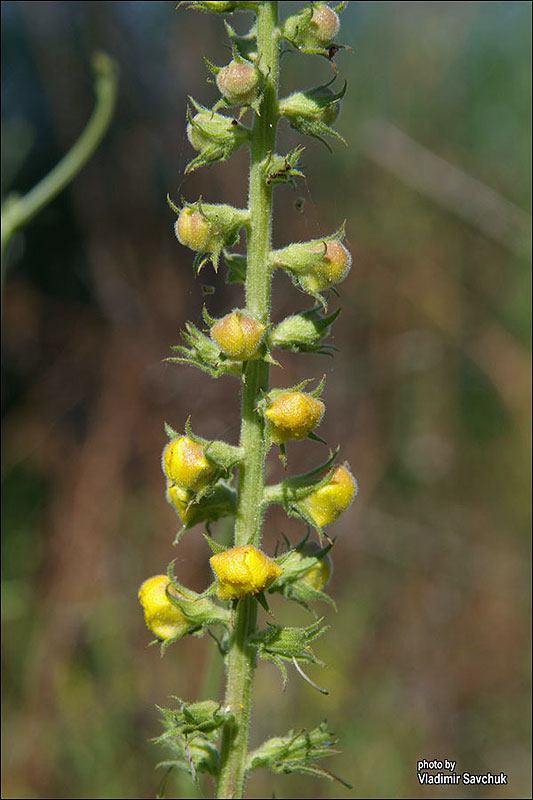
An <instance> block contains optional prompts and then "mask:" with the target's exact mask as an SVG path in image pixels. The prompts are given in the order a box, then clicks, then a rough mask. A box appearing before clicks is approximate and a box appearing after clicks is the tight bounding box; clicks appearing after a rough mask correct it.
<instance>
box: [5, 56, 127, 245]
mask: <svg viewBox="0 0 533 800" xmlns="http://www.w3.org/2000/svg"><path fill="white" fill-rule="evenodd" d="M93 70H94V73H95V81H94V91H95V95H96V105H95V107H94V111H93V113H92V116H91V118H90V120H89V122H88V123H87V125H86V127H85V129H84V130H83V133H82V134H81V136H80V137H79V139H78V140H77V142H76V143H75V144H74V145H73V146H72V147H71V149H70V150H69V151H68V153H67V154H66V155H65V156H64V157H63V158H62V159H61V161H60V162H59V164H56V166H55V167H54V168H53V169H52V170H51V171H50V172H49V173H48V175H46V176H45V177H44V178H43V179H42V180H41V181H39V183H38V184H37V185H36V186H34V187H33V189H31V190H30V191H29V192H28V193H27V194H25V195H24V197H15V196H10V197H8V198H7V199H6V201H5V203H4V204H3V206H2V246H1V249H2V257H3V254H4V252H5V249H6V247H7V245H8V243H9V241H10V239H11V237H12V236H13V234H14V233H15V231H17V230H19V229H20V228H23V227H24V226H25V225H27V224H28V222H29V221H30V220H31V219H33V217H34V216H35V215H36V214H38V213H39V211H40V210H41V209H42V208H44V206H46V205H47V204H48V203H50V201H51V200H53V199H54V197H56V196H57V195H58V194H59V193H60V192H61V191H62V190H63V189H64V188H65V186H67V185H68V184H69V183H70V181H71V180H72V179H73V178H74V177H75V176H76V175H77V174H78V172H79V171H80V170H81V168H82V167H83V166H84V165H85V163H86V162H87V161H88V160H89V158H90V157H91V156H92V154H93V153H94V151H95V150H96V148H97V147H98V145H99V144H100V140H101V139H102V136H103V135H104V133H105V132H106V130H107V128H108V127H109V123H110V121H111V117H112V115H113V110H114V108H115V101H116V96H117V81H118V67H117V65H116V63H115V62H114V61H113V59H111V58H110V57H109V56H108V55H106V54H105V53H96V54H95V55H94V57H93Z"/></svg>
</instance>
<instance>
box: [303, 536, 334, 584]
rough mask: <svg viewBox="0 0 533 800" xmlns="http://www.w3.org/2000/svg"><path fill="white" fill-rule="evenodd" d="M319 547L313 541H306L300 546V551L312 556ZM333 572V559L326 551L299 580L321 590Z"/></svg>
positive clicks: (318, 550)
mask: <svg viewBox="0 0 533 800" xmlns="http://www.w3.org/2000/svg"><path fill="white" fill-rule="evenodd" d="M320 549H321V548H320V547H319V546H318V545H317V544H316V543H315V542H306V544H304V546H303V547H302V548H301V550H300V552H301V554H302V555H303V556H314V555H315V554H316V553H318V552H320ZM332 572H333V561H332V560H331V556H330V555H329V553H326V555H325V556H322V558H317V559H316V564H314V565H313V566H312V567H310V568H309V569H308V570H307V572H304V574H303V575H302V576H301V578H300V580H302V581H303V582H304V583H306V584H307V585H308V586H310V587H311V588H312V589H316V590H317V591H319V592H321V591H322V589H323V588H324V586H327V584H328V583H329V581H330V578H331V575H332Z"/></svg>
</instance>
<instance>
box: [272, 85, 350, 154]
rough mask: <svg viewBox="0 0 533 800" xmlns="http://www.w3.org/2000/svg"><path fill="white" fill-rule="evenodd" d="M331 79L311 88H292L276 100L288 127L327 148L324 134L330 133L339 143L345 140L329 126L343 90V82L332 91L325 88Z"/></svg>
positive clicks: (336, 113)
mask: <svg viewBox="0 0 533 800" xmlns="http://www.w3.org/2000/svg"><path fill="white" fill-rule="evenodd" d="M333 80H334V79H333ZM331 83H332V81H329V83H325V84H323V85H322V86H316V87H315V88H314V89H306V90H305V91H303V92H293V93H292V94H290V95H289V96H288V97H285V98H284V99H283V100H280V104H279V113H280V115H281V116H283V117H285V119H286V120H287V121H288V123H289V125H290V126H291V128H293V129H294V130H296V131H298V132H299V133H302V134H304V135H305V136H313V137H314V138H315V139H318V140H319V141H321V142H322V143H323V144H325V145H326V147H327V148H328V150H331V148H330V147H329V145H328V143H327V142H326V141H325V139H324V136H332V137H334V138H335V139H338V140H339V142H342V144H346V140H345V139H344V138H343V137H342V136H341V135H340V133H339V132H338V131H336V130H335V129H334V128H332V127H331V126H332V125H333V123H334V122H335V120H336V119H337V117H338V116H339V112H340V101H341V99H342V98H343V97H344V94H345V92H346V83H345V84H344V86H343V88H342V89H341V90H340V91H339V92H336V93H335V92H332V91H331V89H330V88H329V86H330V85H331Z"/></svg>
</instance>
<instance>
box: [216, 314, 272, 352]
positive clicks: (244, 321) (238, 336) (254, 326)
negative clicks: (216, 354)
mask: <svg viewBox="0 0 533 800" xmlns="http://www.w3.org/2000/svg"><path fill="white" fill-rule="evenodd" d="M264 332H265V326H264V325H263V324H262V323H261V322H257V320H255V319H252V317H248V316H246V314H243V313H242V311H239V310H238V309H236V310H235V311H232V312H231V314H226V316H225V317H222V319H219V320H218V322H217V323H215V325H213V327H212V328H211V338H212V339H213V341H214V342H216V343H217V344H218V346H219V347H220V349H221V350H222V352H223V353H224V355H226V356H228V358H233V359H236V360H237V361H247V360H248V359H249V358H254V357H255V356H257V355H258V350H259V345H260V344H261V340H262V338H263V334H264Z"/></svg>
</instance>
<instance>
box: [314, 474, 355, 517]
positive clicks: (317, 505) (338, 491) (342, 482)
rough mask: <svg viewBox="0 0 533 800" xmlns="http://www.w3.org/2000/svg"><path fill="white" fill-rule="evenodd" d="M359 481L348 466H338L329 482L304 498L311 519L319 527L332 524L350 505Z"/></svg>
mask: <svg viewBox="0 0 533 800" xmlns="http://www.w3.org/2000/svg"><path fill="white" fill-rule="evenodd" d="M356 493H357V483H356V482H355V478H354V477H353V475H352V473H351V472H350V470H349V469H347V467H336V469H335V470H334V471H333V475H332V478H331V480H330V481H329V483H327V484H326V485H325V486H322V487H321V488H320V489H317V490H316V491H314V492H313V493H312V494H310V495H309V496H308V497H306V498H305V500H303V505H304V506H305V509H306V511H307V512H308V514H309V515H310V517H311V519H312V520H313V521H314V523H315V524H316V525H317V526H318V527H319V528H324V527H325V526H326V525H331V524H332V523H333V522H335V521H336V520H337V519H338V518H339V517H340V515H341V514H342V512H343V511H346V509H347V508H348V507H349V506H350V504H351V502H352V500H353V499H354V497H355V495H356Z"/></svg>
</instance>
